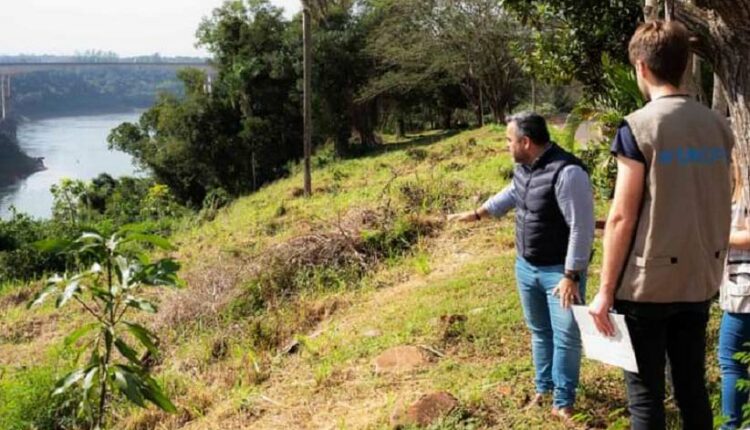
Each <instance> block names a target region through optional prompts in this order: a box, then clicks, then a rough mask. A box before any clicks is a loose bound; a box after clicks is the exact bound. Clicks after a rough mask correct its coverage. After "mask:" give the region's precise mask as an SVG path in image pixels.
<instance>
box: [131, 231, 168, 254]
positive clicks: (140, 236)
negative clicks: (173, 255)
mask: <svg viewBox="0 0 750 430" xmlns="http://www.w3.org/2000/svg"><path fill="white" fill-rule="evenodd" d="M127 240H128V241H134V242H147V243H150V244H151V245H154V246H156V247H157V248H161V249H164V250H166V251H175V250H177V248H175V246H174V245H172V244H171V243H169V241H168V240H167V239H164V238H163V237H161V236H156V235H153V234H144V233H130V234H128V236H127Z"/></svg>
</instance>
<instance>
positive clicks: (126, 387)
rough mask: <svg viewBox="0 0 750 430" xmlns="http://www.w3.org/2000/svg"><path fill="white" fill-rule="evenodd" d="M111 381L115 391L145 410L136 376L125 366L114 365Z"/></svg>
mask: <svg viewBox="0 0 750 430" xmlns="http://www.w3.org/2000/svg"><path fill="white" fill-rule="evenodd" d="M112 373H113V379H114V382H115V386H116V387H117V389H118V390H119V391H120V392H121V393H122V394H124V395H125V397H127V398H128V400H130V401H131V402H133V403H135V404H136V405H138V406H140V407H142V408H145V407H146V403H145V402H144V398H143V393H141V387H140V385H141V384H140V381H139V379H140V378H139V377H138V375H136V374H134V373H133V372H131V371H130V370H129V369H128V368H127V367H126V366H122V365H119V364H118V365H115V366H114V367H113V368H112Z"/></svg>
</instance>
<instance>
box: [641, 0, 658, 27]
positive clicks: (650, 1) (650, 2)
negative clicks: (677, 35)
mask: <svg viewBox="0 0 750 430" xmlns="http://www.w3.org/2000/svg"><path fill="white" fill-rule="evenodd" d="M657 18H659V1H658V0H646V5H645V6H644V7H643V19H644V21H646V22H651V21H655V20H656V19H657Z"/></svg>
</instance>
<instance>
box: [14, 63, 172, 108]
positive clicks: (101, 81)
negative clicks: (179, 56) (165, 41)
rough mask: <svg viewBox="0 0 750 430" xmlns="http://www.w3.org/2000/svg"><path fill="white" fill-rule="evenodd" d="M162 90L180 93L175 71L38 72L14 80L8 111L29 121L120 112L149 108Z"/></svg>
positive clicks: (117, 69)
mask: <svg viewBox="0 0 750 430" xmlns="http://www.w3.org/2000/svg"><path fill="white" fill-rule="evenodd" d="M161 91H170V92H173V93H177V94H179V93H180V92H181V91H182V86H181V85H180V83H179V81H178V80H177V78H176V76H175V73H174V71H169V70H158V69H149V68H142V69H138V68H127V69H125V68H119V67H103V68H98V69H86V70H50V71H39V72H33V73H27V74H22V75H17V76H14V77H13V80H12V91H11V99H10V109H11V112H12V114H13V115H19V116H25V117H30V118H38V117H49V116H63V115H71V114H93V113H102V112H114V111H123V110H128V109H133V108H146V107H148V106H151V105H152V104H153V103H154V101H155V100H156V94H158V93H159V92H161Z"/></svg>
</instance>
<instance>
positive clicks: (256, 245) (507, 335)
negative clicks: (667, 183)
mask: <svg viewBox="0 0 750 430" xmlns="http://www.w3.org/2000/svg"><path fill="white" fill-rule="evenodd" d="M503 136H504V135H503V129H502V128H499V127H492V126H490V127H485V128H483V129H479V130H473V131H467V132H463V133H460V134H456V135H450V134H426V135H423V136H419V137H414V138H412V139H408V140H407V141H404V142H400V143H399V142H395V143H390V144H388V145H386V148H385V150H384V151H383V152H382V153H380V154H373V155H370V156H366V157H362V158H358V159H351V160H343V161H334V160H332V157H331V156H330V154H329V153H328V152H326V151H321V152H320V153H319V154H318V155H317V156H316V160H315V170H314V176H313V180H314V186H315V193H314V196H313V197H312V198H310V199H305V198H303V197H301V196H300V189H299V188H298V187H299V185H300V184H301V176H300V175H299V173H296V174H293V175H292V176H291V177H290V178H289V179H284V180H281V181H278V182H276V183H274V184H271V185H269V186H268V187H266V188H264V189H263V190H261V191H260V192H258V193H255V194H254V195H251V196H248V197H245V198H242V199H239V200H238V201H237V202H235V203H234V204H233V205H231V206H230V207H228V208H226V209H224V210H223V211H222V212H220V213H219V214H218V215H217V216H216V218H215V219H214V220H213V221H211V222H207V223H202V224H197V225H195V226H193V227H186V228H185V229H184V231H182V232H181V233H179V234H178V235H177V237H175V238H174V240H173V241H174V242H175V244H176V245H178V247H179V251H178V253H177V255H176V256H177V257H178V258H179V259H180V260H181V261H182V262H183V263H184V270H183V272H182V276H183V277H184V278H185V279H186V280H187V282H188V287H187V288H186V289H185V290H181V291H177V292H172V293H168V294H164V295H162V296H160V297H159V300H160V301H161V311H160V313H159V314H158V315H157V316H156V317H155V319H154V320H151V321H147V323H148V324H151V325H152V326H154V327H156V328H157V332H158V334H159V335H160V337H161V338H162V349H163V351H164V355H163V357H161V359H160V360H159V363H158V365H157V367H156V371H157V374H158V375H159V378H160V379H161V380H162V381H163V382H164V384H165V385H166V387H167V389H168V391H169V392H170V394H171V395H172V397H173V399H174V400H175V403H176V404H177V405H178V408H179V413H177V414H174V415H168V414H164V413H161V412H158V411H156V410H153V409H148V410H140V409H137V408H132V407H129V406H127V405H123V404H118V405H116V408H115V410H114V414H113V420H112V422H111V427H112V428H118V429H132V430H135V429H138V430H145V429H196V430H197V429H245V428H253V429H256V428H257V429H280V428H286V429H379V428H389V427H390V418H391V415H392V413H393V411H394V409H396V408H397V406H398V405H408V404H410V403H411V402H413V401H414V400H416V399H418V398H419V397H420V396H421V395H423V394H426V393H430V392H434V391H447V392H449V393H451V394H452V395H453V396H455V397H456V398H457V399H458V401H459V402H460V408H459V409H458V410H457V411H455V412H454V413H453V414H452V415H451V416H449V417H447V418H446V419H445V420H444V421H442V422H440V423H436V424H435V425H434V426H433V428H443V429H453V428H465V429H469V428H472V429H473V428H497V429H510V428H514V429H516V428H517V429H524V428H527V429H538V428H545V429H546V428H550V429H556V428H565V427H564V426H563V425H562V423H559V422H555V421H552V420H551V419H550V417H549V414H548V410H547V409H546V408H545V409H541V408H540V409H534V410H528V411H526V410H523V409H522V407H521V406H522V405H523V404H524V402H525V400H526V399H527V396H529V395H530V394H532V392H533V368H532V366H531V357H530V345H529V334H528V332H527V330H526V328H525V325H524V323H523V317H522V312H521V309H520V304H519V301H518V297H517V293H516V290H515V281H514V273H513V268H514V261H515V252H514V246H513V231H512V228H513V227H512V222H511V221H510V218H506V219H504V220H499V221H488V222H484V223H482V224H479V225H470V226H469V225H446V224H445V223H444V222H443V218H442V215H443V214H445V213H449V212H452V211H455V210H460V209H467V208H471V207H474V205H476V204H477V203H478V202H481V201H482V200H484V199H485V198H486V197H488V196H489V195H490V194H492V193H494V192H496V191H499V190H500V189H501V188H502V186H503V185H505V183H507V181H508V179H509V177H510V172H511V169H512V162H511V160H510V157H509V154H508V153H507V152H506V144H505V142H504V138H503ZM598 211H599V212H600V213H599V215H600V216H601V215H603V214H602V211H604V207H603V205H599V207H598ZM597 266H598V262H595V264H594V267H593V269H592V272H591V278H592V282H591V283H590V285H589V295H591V293H592V292H593V291H595V289H596V287H597V285H596V284H597V282H596V281H597V275H598V273H597ZM28 296H29V294H28V292H26V290H23V289H13V290H9V291H6V292H3V293H2V295H1V296H0V328H2V332H1V333H2V335H0V369H2V372H0V374H1V375H2V376H0V397H3V398H6V399H12V401H8V402H2V401H0V427H1V428H4V429H21V428H28V427H29V423H30V422H37V423H39V422H44V419H45V417H47V418H46V419H47V421H48V422H50V421H52V422H54V421H55V420H56V419H57V418H56V417H55V416H54V415H51V413H50V412H44V411H50V410H52V411H54V410H58V411H59V410H60V409H61V408H63V406H61V405H60V404H59V403H57V402H55V401H53V400H50V399H49V398H48V397H46V396H45V394H44V393H46V392H47V391H46V390H48V389H49V387H50V385H51V384H52V382H53V381H54V379H55V378H56V377H58V376H59V375H61V374H62V373H63V372H64V370H65V369H67V367H68V366H69V362H70V361H69V359H70V352H69V350H68V349H67V348H65V347H63V346H62V339H63V337H64V336H65V333H66V332H67V331H69V330H70V329H72V328H74V327H76V326H78V325H80V324H81V318H80V316H74V317H68V316H61V315H60V314H58V313H57V312H56V311H54V310H53V309H52V308H51V307H43V308H41V309H38V310H34V311H26V310H25V308H24V302H25V301H26V300H27V299H28ZM395 346H414V347H417V348H418V349H419V350H421V351H423V352H424V355H425V356H429V358H430V360H429V362H427V363H425V364H424V365H422V366H419V367H418V368H416V369H414V370H410V371H406V372H399V373H393V374H391V373H380V372H375V367H374V361H375V360H376V358H377V357H378V355H380V354H381V353H383V352H384V351H386V350H387V349H389V348H391V347H395ZM714 369H715V368H714ZM710 379H711V383H712V386H713V387H714V388H715V386H716V382H717V376H716V372H715V371H712V372H711V374H710ZM579 399H580V401H579V406H580V411H581V413H580V414H579V417H578V418H579V422H580V428H602V429H603V428H611V429H619V428H626V427H627V420H626V418H625V411H624V406H625V399H624V384H623V382H622V379H621V376H620V373H619V372H618V371H616V370H614V369H610V368H606V367H604V366H601V365H598V364H596V363H592V362H588V361H585V362H584V367H583V371H582V384H581V389H580V397H579ZM670 420H671V421H672V422H673V425H674V422H675V414H674V410H673V409H672V410H671V412H670ZM40 427H41V426H40ZM41 428H45V427H41ZM49 428H52V427H49Z"/></svg>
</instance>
